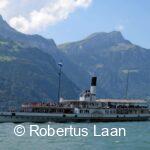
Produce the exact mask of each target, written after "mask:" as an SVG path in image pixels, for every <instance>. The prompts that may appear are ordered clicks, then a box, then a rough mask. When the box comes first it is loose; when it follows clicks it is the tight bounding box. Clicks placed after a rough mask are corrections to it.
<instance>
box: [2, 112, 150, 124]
mask: <svg viewBox="0 0 150 150" xmlns="http://www.w3.org/2000/svg"><path fill="white" fill-rule="evenodd" d="M149 119H150V114H125V115H124V114H122V115H117V114H116V115H115V114H113V115H101V114H58V113H57V114H55V113H23V112H16V113H11V112H2V113H0V123H6V122H14V123H24V122H34V123H45V122H120V121H148V120H149Z"/></svg>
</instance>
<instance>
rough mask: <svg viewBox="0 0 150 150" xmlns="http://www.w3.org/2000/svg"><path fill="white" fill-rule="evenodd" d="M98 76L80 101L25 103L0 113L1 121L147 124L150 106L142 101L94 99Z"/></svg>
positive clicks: (81, 95)
mask: <svg viewBox="0 0 150 150" xmlns="http://www.w3.org/2000/svg"><path fill="white" fill-rule="evenodd" d="M96 83H97V77H96V76H94V77H92V79H91V87H90V90H85V91H84V92H82V93H81V94H80V97H79V100H65V99H63V98H60V101H59V102H58V103H54V102H49V103H39V102H37V103H25V104H22V106H21V109H20V111H11V112H1V113H0V122H51V121H52V122H101V121H107V122H109V121H147V120H149V119H150V110H149V105H148V103H147V102H146V101H145V100H134V99H133V100H132V99H96Z"/></svg>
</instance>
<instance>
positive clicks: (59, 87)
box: [58, 61, 63, 102]
mask: <svg viewBox="0 0 150 150" xmlns="http://www.w3.org/2000/svg"><path fill="white" fill-rule="evenodd" d="M58 66H59V73H58V75H59V81H58V102H59V100H60V97H61V74H62V67H63V63H62V61H61V62H59V63H58Z"/></svg>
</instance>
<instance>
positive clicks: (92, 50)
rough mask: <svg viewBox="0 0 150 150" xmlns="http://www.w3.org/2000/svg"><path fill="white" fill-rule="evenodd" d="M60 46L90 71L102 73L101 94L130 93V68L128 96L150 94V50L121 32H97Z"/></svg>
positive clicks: (117, 95) (74, 60) (121, 96)
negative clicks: (138, 44) (131, 40)
mask: <svg viewBox="0 0 150 150" xmlns="http://www.w3.org/2000/svg"><path fill="white" fill-rule="evenodd" d="M59 49H60V50H61V51H62V52H64V54H66V55H67V56H68V57H69V58H70V59H71V60H72V61H73V62H74V63H76V64H77V65H78V66H79V67H81V68H83V69H84V70H86V71H87V72H88V73H89V74H90V73H91V74H92V73H95V74H96V75H97V76H98V78H99V82H98V89H97V93H98V96H99V97H109V98H123V97H126V94H125V93H126V87H127V86H126V85H127V70H130V71H129V85H128V86H129V89H128V97H129V98H146V97H149V96H150V59H149V58H150V50H149V49H145V48H142V47H140V46H137V45H134V44H132V43H131V42H130V41H128V40H126V39H124V37H123V36H122V34H121V32H118V31H113V32H110V33H105V32H102V33H94V34H92V35H90V36H88V37H87V38H85V39H83V40H81V41H77V42H71V43H66V44H62V45H59ZM102 89H103V90H102ZM104 91H106V93H105V94H104Z"/></svg>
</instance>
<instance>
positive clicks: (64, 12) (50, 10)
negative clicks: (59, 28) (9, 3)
mask: <svg viewBox="0 0 150 150" xmlns="http://www.w3.org/2000/svg"><path fill="white" fill-rule="evenodd" d="M24 1H26V2H28V3H29V1H28V0H24ZM91 2H92V0H51V1H50V2H49V3H48V4H46V5H45V6H43V7H42V8H40V9H39V10H32V11H31V12H29V13H28V15H26V17H24V16H23V15H19V16H15V17H12V18H11V19H10V20H9V23H10V25H11V26H12V27H14V28H16V29H17V30H19V31H21V32H24V33H31V32H34V31H39V30H42V29H45V28H46V27H48V26H50V25H55V24H56V23H58V22H60V21H63V20H66V19H67V18H68V17H69V15H70V14H71V13H73V12H74V11H75V10H76V9H78V8H87V7H88V6H89V5H90V4H91Z"/></svg>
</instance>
